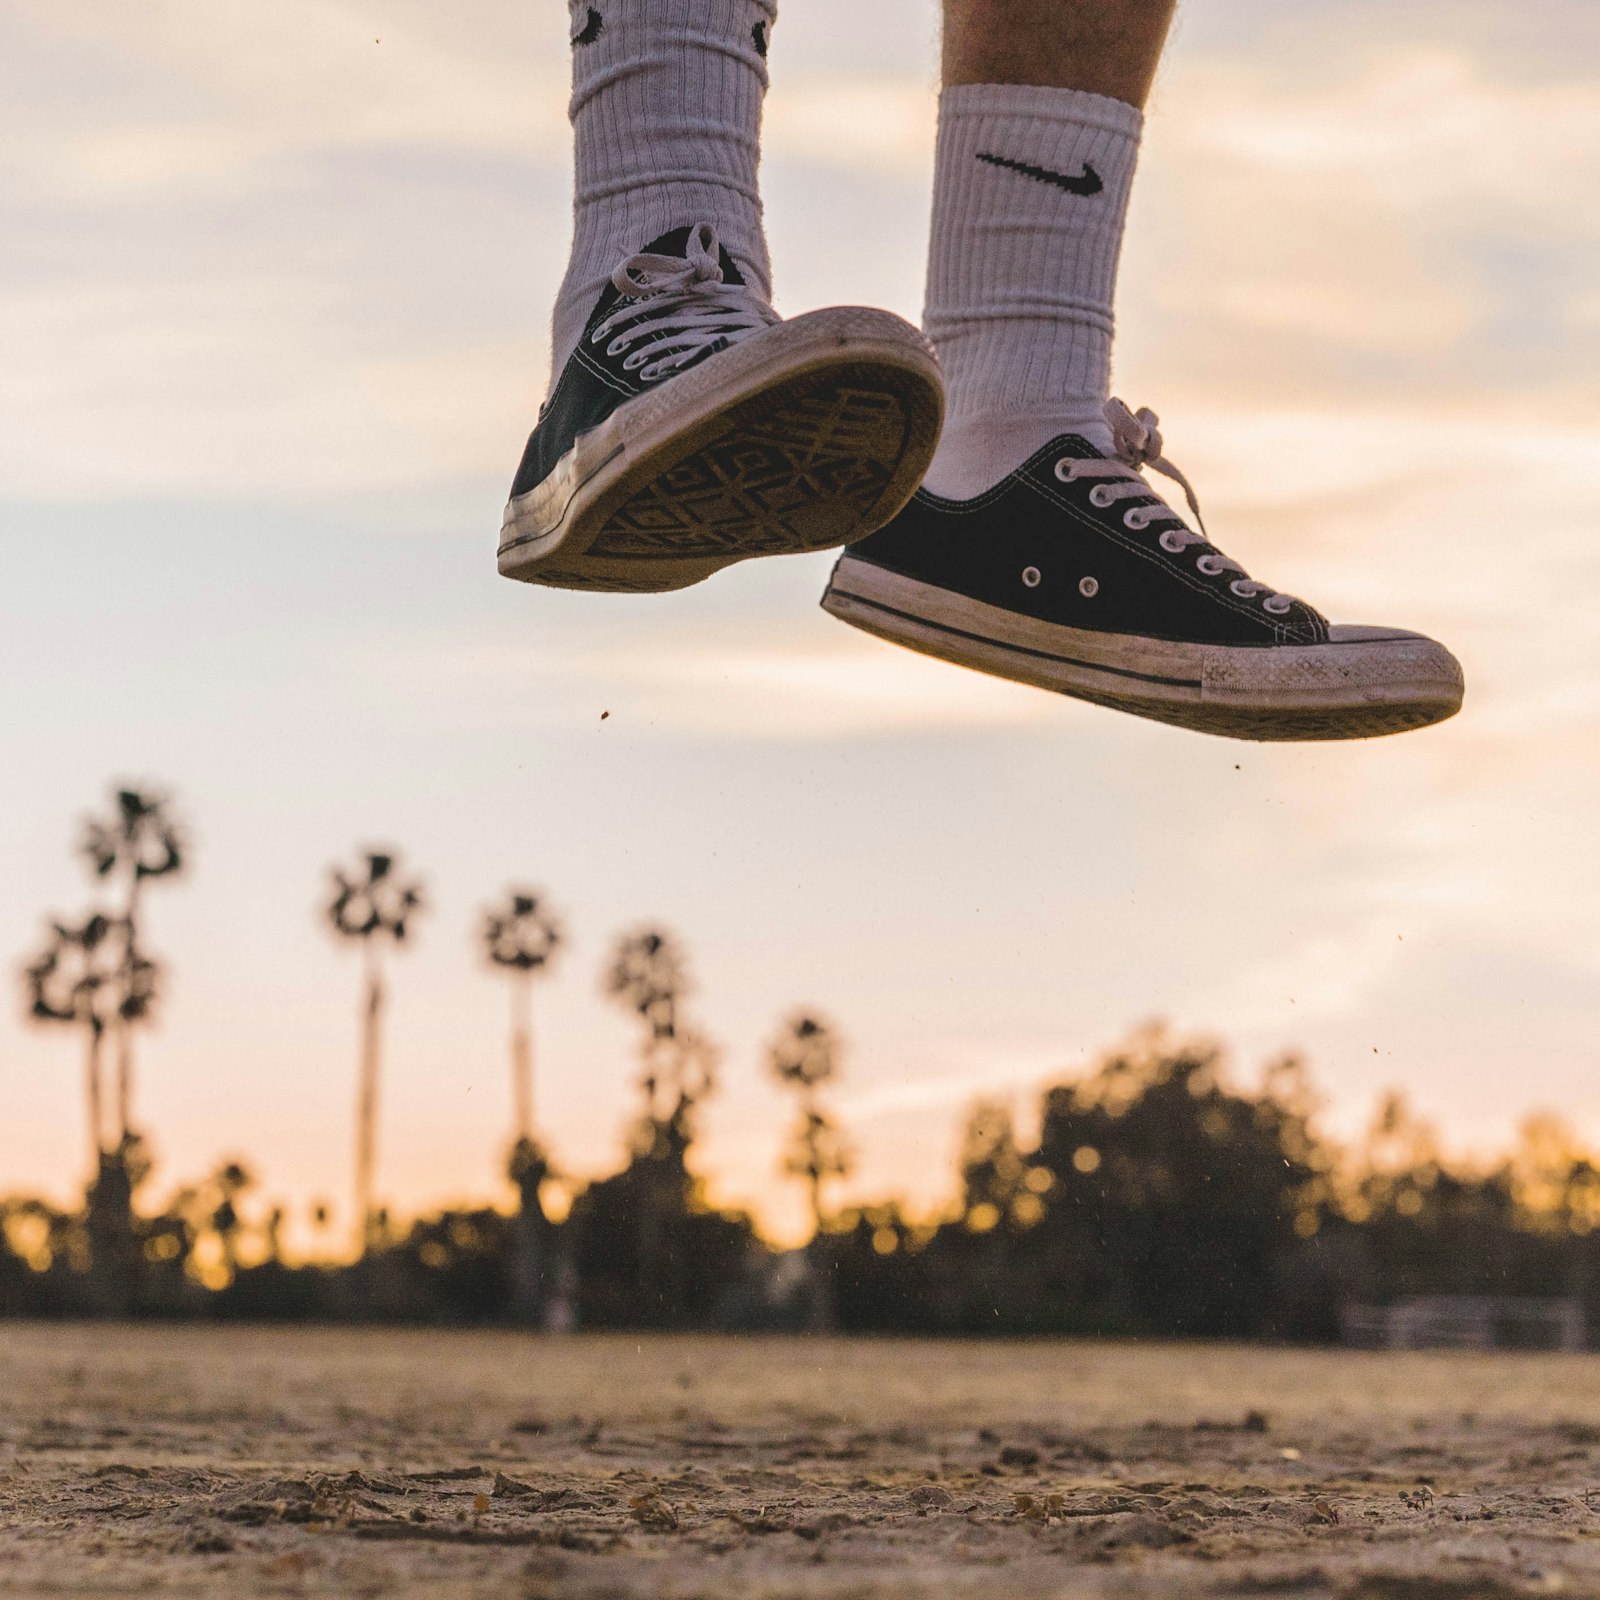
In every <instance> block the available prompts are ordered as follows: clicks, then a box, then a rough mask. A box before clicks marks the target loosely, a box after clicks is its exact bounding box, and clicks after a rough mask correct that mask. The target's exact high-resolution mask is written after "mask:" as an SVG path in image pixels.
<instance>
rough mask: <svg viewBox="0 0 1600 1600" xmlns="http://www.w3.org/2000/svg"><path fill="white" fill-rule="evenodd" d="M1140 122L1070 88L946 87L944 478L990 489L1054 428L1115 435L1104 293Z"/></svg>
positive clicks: (938, 310)
mask: <svg viewBox="0 0 1600 1600" xmlns="http://www.w3.org/2000/svg"><path fill="white" fill-rule="evenodd" d="M1143 126H1144V116H1143V113H1141V112H1140V111H1139V110H1137V109H1136V108H1135V107H1133V106H1131V105H1127V104H1125V103H1124V102H1123V101H1121V100H1108V99H1107V98H1105V96H1103V95H1097V94H1086V93H1084V92H1083V91H1081V90H1077V89H1048V88H1036V87H1033V86H1030V85H1022V84H1000V83H979V84H965V85H960V86H958V87H955V88H950V89H946V90H945V91H944V93H943V95H942V96H941V97H940V101H939V153H938V160H937V165H936V167H935V174H934V198H933V240H932V249H931V251H930V254H929V258H928V297H927V309H926V311H925V313H924V318H923V320H924V325H925V326H926V328H927V331H928V335H929V337H930V338H931V339H932V340H933V342H934V343H935V344H936V345H937V346H938V349H939V359H940V361H941V362H942V363H943V366H944V380H945V388H946V391H947V394H948V403H949V409H948V412H947V414H946V419H945V425H944V435H943V438H942V440H941V442H940V445H939V453H938V455H937V456H936V457H935V458H934V463H933V467H932V470H931V471H930V472H929V474H928V478H927V486H928V488H929V489H931V490H932V491H933V492H934V493H935V494H941V495H945V496H947V497H949V498H951V499H957V500H967V499H971V498H972V497H974V496H975V495H978V494H982V493H983V492H984V491H986V490H988V489H991V488H993V486H994V485H995V484H996V483H998V482H999V481H1000V479H1002V478H1003V477H1005V476H1006V474H1007V473H1009V472H1013V471H1015V470H1016V468H1017V467H1019V466H1021V465H1022V463H1023V462H1024V461H1026V460H1027V459H1028V457H1029V456H1031V455H1032V454H1033V453H1034V451H1035V450H1037V449H1039V447H1040V446H1041V445H1044V444H1046V443H1048V442H1049V441H1050V440H1051V439H1053V438H1054V437H1056V435H1057V434H1061V433H1068V432H1072V433H1081V434H1083V435H1084V436H1085V437H1087V438H1088V439H1089V440H1090V441H1091V443H1093V444H1095V445H1097V446H1098V447H1100V448H1103V449H1107V450H1109V448H1110V443H1111V432H1110V429H1109V428H1108V426H1107V425H1106V423H1105V420H1104V418H1103V416H1102V415H1101V408H1102V407H1103V406H1104V404H1105V401H1106V399H1107V397H1108V395H1109V393H1110V382H1111V332H1112V311H1111V306H1112V297H1113V294H1114V292H1115V288H1116V279H1117V262H1118V258H1119V257H1120V255H1121V252H1122V230H1123V223H1124V220H1125V218H1126V215H1127V208H1128V193H1129V190H1130V189H1131V187H1132V184H1133V171H1134V166H1135V164H1136V162H1137V160H1138V154H1139V134H1140V131H1141V129H1142V128H1143ZM1007 163H1014V165H1007ZM1022 168H1032V169H1033V171H1032V172H1031V173H1030V172H1028V171H1024V170H1020V169H1022ZM1096 180H1098V185H1099V187H1098V188H1095V184H1096ZM1086 190H1093V191H1094V192H1082V191H1086Z"/></svg>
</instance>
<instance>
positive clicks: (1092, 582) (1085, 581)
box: [1078, 578, 1100, 600]
mask: <svg viewBox="0 0 1600 1600" xmlns="http://www.w3.org/2000/svg"><path fill="white" fill-rule="evenodd" d="M1078 593H1079V594H1081V595H1082V596H1083V598H1084V599H1085V600H1093V599H1094V597H1095V596H1096V595H1097V594H1099V593H1100V580H1099V579H1098V578H1080V579H1079V580H1078Z"/></svg>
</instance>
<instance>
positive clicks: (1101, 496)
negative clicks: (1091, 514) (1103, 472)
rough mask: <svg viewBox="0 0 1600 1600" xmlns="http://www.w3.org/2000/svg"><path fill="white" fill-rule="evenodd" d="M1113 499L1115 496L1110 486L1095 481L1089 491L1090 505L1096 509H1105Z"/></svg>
mask: <svg viewBox="0 0 1600 1600" xmlns="http://www.w3.org/2000/svg"><path fill="white" fill-rule="evenodd" d="M1115 499H1116V496H1115V495H1114V494H1112V492H1111V488H1110V486H1109V485H1108V484H1104V483H1097V484H1096V485H1095V486H1094V488H1092V489H1091V490H1090V491H1089V504H1090V505H1092V506H1093V507H1094V508H1095V509H1096V510H1097V511H1104V510H1106V508H1107V507H1108V506H1110V505H1111V504H1112V502H1113V501H1114V500H1115Z"/></svg>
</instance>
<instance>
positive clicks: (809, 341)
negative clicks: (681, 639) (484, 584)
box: [500, 223, 944, 593]
mask: <svg viewBox="0 0 1600 1600" xmlns="http://www.w3.org/2000/svg"><path fill="white" fill-rule="evenodd" d="M943 415H944V386H943V382H942V380H941V379H940V376H939V364H938V361H937V359H936V357H935V356H934V353H933V347H932V346H931V345H930V344H929V343H928V341H927V340H926V339H925V338H924V337H923V335H922V334H921V333H920V332H919V331H918V330H917V329H916V328H914V327H912V326H911V324H910V323H908V322H905V321H903V320H902V319H901V318H899V317H896V316H893V315H891V314H890V313H889V312H887V311H875V310H872V309H870V308H868V307H864V306H845V307H838V308H835V309H833V310H829V311H815V312H811V313H809V314H808V315H806V316H800V317H795V318H794V319H793V320H791V321H787V322H785V321H782V320H781V319H780V318H779V317H778V315H777V313H776V312H775V311H773V309H772V308H771V306H769V305H767V304H766V302H765V301H764V300H762V299H761V297H760V296H758V295H757V294H756V293H754V292H753V291H752V290H751V289H750V288H749V287H748V286H747V285H746V284H745V282H744V280H743V278H742V277H741V276H740V274H739V271H738V269H737V267H736V266H735V265H734V262H733V259H732V257H730V256H729V255H728V253H727V251H725V250H723V249H722V248H721V246H720V245H719V244H718V242H717V236H716V233H715V230H714V229H712V228H711V227H710V226H709V225H708V224H703V223H702V224H700V225H698V226H695V227H687V228H678V229H675V230H673V231H672V232H670V233H667V234H664V235H663V236H662V237H661V238H659V239H657V240H656V241H655V243H653V244H651V245H648V246H646V248H645V249H644V251H643V252H641V253H640V254H639V255H636V256H633V257H632V258H631V259H629V260H627V261H625V262H623V263H622V265H621V266H619V267H618V268H617V270H616V273H615V274H614V275H613V277H612V281H611V284H610V285H609V286H608V287H607V289H606V290H605V292H604V293H603V294H602V295H601V297H600V300H599V302H598V304H596V306H595V308H594V313H593V315H592V316H591V317H590V318H589V323H588V326H587V327H586V328H585V329H584V333H583V338H582V339H581V340H580V341H579V343H578V348H577V349H576V350H575V351H574V352H573V354H572V357H571V359H570V360H569V361H568V362H567V365H566V367H565V369H564V370H563V371H562V374H561V378H560V381H559V382H558V383H557V384H556V386H555V389H554V391H553V392H552V393H551V396H550V399H549V401H548V402H547V403H546V405H545V407H544V410H543V411H542V412H541V413H540V416H539V425H538V426H537V427H536V428H535V429H534V431H533V436H532V437H531V438H530V439H529V440H528V447H527V450H526V451H525V453H524V454H523V457H522V465H521V466H520V467H519V468H518V471H517V477H516V482H515V483H514V484H513V485H512V488H511V502H510V504H509V505H508V506H507V507H506V511H505V518H504V520H503V523H502V527H501V534H500V571H501V572H502V573H503V574H504V575H505V576H506V577H508V578H520V579H522V580H524V581H525V582H528V583H541V584H548V585H551V586H553V587H556V588H562V589H607V590H620V591H624V592H630V593H646V592H654V591H660V590H664V589H681V588H684V587H686V586H687V585H688V584H691V583H698V582H699V581H700V579H702V578H706V577H709V576H710V575H711V574H712V573H713V572H715V571H717V570H718V569H719V568H720V567H725V566H728V565H729V564H730V563H732V562H735V561H743V560H745V559H747V558H748V557H751V556H770V555H786V554H790V553H793V552H797V551H805V550H827V549H832V548H833V547H834V546H836V545H841V544H844V543H846V542H847V541H849V540H851V539H856V538H860V537H862V536H863V535H864V534H867V533H870V532H871V531H872V530H873V529H874V528H878V527H881V526H882V525H883V524H884V523H886V522H887V521H889V520H890V518H892V517H893V516H894V515H895V513H896V512H898V511H899V510H900V509H901V508H902V507H903V506H904V505H905V503H906V502H907V501H908V500H909V499H910V498H911V495H912V493H913V492H914V491H915V489H916V487H917V485H918V484H919V483H920V482H921V481H922V476H923V474H924V473H925V472H926V471H927V469H928V464H929V462H930V461H931V460H932V458H933V451H934V447H935V445H936V444H937V443H938V439H939V428H940V424H941V422H942V420H943Z"/></svg>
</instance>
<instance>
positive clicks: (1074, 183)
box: [978, 150, 1105, 197]
mask: <svg viewBox="0 0 1600 1600" xmlns="http://www.w3.org/2000/svg"><path fill="white" fill-rule="evenodd" d="M978 159H979V160H980V161H987V162H988V163H989V165H990V166H991V167H1004V168H1006V170H1007V171H1009V172H1020V173H1021V174H1022V175H1023V177H1025V178H1034V179H1037V180H1038V182H1040V183H1048V184H1051V185H1053V186H1054V187H1055V188H1057V189H1065V190H1066V191H1067V193H1068V194H1080V195H1084V196H1086V197H1087V196H1088V195H1094V194H1099V193H1100V191H1101V190H1102V189H1104V188H1105V180H1104V179H1103V178H1101V176H1100V174H1099V173H1098V172H1096V171H1095V170H1094V168H1093V167H1091V166H1090V165H1089V163H1088V162H1087V161H1085V162H1084V164H1083V172H1082V174H1081V175H1080V176H1078V177H1076V178H1074V177H1073V176H1072V174H1071V173H1068V172H1052V171H1051V170H1050V169H1049V167H1034V166H1030V165H1029V164H1028V163H1027V162H1026V161H1013V160H1012V159H1011V158H1010V157H1009V156H992V155H990V154H989V153H988V152H987V151H984V150H980V151H979V152H978Z"/></svg>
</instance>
